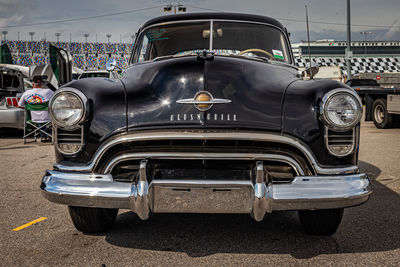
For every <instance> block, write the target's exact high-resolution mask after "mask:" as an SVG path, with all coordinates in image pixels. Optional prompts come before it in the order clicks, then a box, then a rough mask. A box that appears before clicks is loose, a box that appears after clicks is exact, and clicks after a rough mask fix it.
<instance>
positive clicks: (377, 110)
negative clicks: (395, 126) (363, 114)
mask: <svg viewBox="0 0 400 267" xmlns="http://www.w3.org/2000/svg"><path fill="white" fill-rule="evenodd" d="M372 120H373V121H374V124H375V126H376V128H379V129H385V128H390V127H392V122H393V117H392V115H391V114H389V113H388V112H387V105H386V99H383V98H379V99H377V100H375V101H374V105H373V106H372Z"/></svg>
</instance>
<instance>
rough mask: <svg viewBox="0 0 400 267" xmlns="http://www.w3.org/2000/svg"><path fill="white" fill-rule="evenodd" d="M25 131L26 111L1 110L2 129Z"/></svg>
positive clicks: (0, 121)
mask: <svg viewBox="0 0 400 267" xmlns="http://www.w3.org/2000/svg"><path fill="white" fill-rule="evenodd" d="M2 127H4V128H17V129H24V110H22V109H19V108H6V109H0V128H2Z"/></svg>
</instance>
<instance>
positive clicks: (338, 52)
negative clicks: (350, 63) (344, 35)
mask: <svg viewBox="0 0 400 267" xmlns="http://www.w3.org/2000/svg"><path fill="white" fill-rule="evenodd" d="M292 47H293V49H296V54H297V55H295V56H296V57H300V58H301V57H305V56H308V54H309V53H308V43H307V42H306V41H301V43H297V44H293V45H292ZM346 48H347V42H346V41H334V40H330V39H324V40H318V41H313V42H310V51H311V57H344V56H345V51H346ZM351 51H352V52H353V57H400V41H367V42H365V41H355V42H351Z"/></svg>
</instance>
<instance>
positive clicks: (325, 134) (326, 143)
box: [324, 127, 359, 158]
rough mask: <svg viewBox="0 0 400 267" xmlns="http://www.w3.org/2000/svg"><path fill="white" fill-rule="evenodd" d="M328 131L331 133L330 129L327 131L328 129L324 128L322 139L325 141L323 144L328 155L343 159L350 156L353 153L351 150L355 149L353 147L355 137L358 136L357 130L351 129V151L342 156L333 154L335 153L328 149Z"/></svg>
mask: <svg viewBox="0 0 400 267" xmlns="http://www.w3.org/2000/svg"><path fill="white" fill-rule="evenodd" d="M329 130H331V131H333V130H332V129H329V128H328V127H325V131H324V139H325V142H324V143H325V147H326V150H328V152H329V154H331V155H333V156H335V157H339V158H343V157H345V156H348V155H350V154H351V153H352V152H353V150H354V148H355V146H356V135H357V136H358V131H359V128H353V129H352V144H351V149H350V150H349V151H348V152H347V153H345V154H343V155H338V154H335V153H334V152H333V151H332V150H331V149H330V147H329V135H328V131H329ZM356 131H357V133H356Z"/></svg>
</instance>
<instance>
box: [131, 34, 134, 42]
mask: <svg viewBox="0 0 400 267" xmlns="http://www.w3.org/2000/svg"><path fill="white" fill-rule="evenodd" d="M131 38H132V44H133V43H135V35H134V34H132V35H131Z"/></svg>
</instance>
